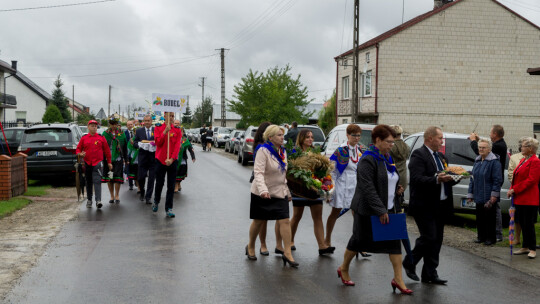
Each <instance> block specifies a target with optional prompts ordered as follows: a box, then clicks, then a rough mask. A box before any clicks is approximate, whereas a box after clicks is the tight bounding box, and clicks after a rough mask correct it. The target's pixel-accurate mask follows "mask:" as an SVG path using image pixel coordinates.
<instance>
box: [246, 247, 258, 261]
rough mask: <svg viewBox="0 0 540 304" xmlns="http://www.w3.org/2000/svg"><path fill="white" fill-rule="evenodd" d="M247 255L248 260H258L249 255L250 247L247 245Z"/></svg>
mask: <svg viewBox="0 0 540 304" xmlns="http://www.w3.org/2000/svg"><path fill="white" fill-rule="evenodd" d="M246 255H247V257H248V260H252V261H256V260H257V257H256V256H254V255H249V252H248V245H246Z"/></svg>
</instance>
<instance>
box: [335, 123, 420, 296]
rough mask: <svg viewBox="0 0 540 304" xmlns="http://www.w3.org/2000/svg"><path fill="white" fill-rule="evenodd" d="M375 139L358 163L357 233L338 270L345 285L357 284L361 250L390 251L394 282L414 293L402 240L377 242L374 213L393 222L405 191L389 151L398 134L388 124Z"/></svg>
mask: <svg viewBox="0 0 540 304" xmlns="http://www.w3.org/2000/svg"><path fill="white" fill-rule="evenodd" d="M371 138H372V140H373V143H374V144H373V145H372V146H370V148H369V150H368V151H366V152H364V155H362V158H361V160H360V162H359V164H358V174H357V184H356V191H355V193H354V197H353V200H352V203H351V209H352V210H353V211H354V224H353V225H354V226H353V235H352V236H351V238H350V239H349V244H348V245H347V249H346V250H345V255H344V260H343V264H341V266H340V267H339V268H338V270H337V273H338V276H339V277H340V278H341V281H342V282H343V284H345V285H347V286H354V282H352V281H351V278H350V276H349V264H350V263H351V260H352V258H353V257H354V256H355V255H356V253H357V252H361V251H368V252H373V253H387V254H389V256H390V261H391V262H392V266H393V268H394V278H393V279H392V282H391V285H392V288H393V289H394V291H395V290H396V288H398V289H399V290H400V291H401V293H402V294H408V295H410V294H412V293H413V292H412V290H410V289H407V287H406V286H405V283H404V282H403V277H402V271H401V242H400V241H399V240H392V241H378V242H375V241H373V231H372V228H371V216H373V215H374V216H377V217H378V218H379V221H380V222H381V224H386V223H388V222H389V217H388V214H389V213H396V208H395V207H396V199H397V197H398V196H399V195H401V193H403V187H401V186H399V173H398V171H397V169H396V165H395V164H394V162H393V161H392V157H391V156H390V155H389V154H388V153H389V152H390V149H391V148H392V146H393V145H394V142H395V138H396V133H395V131H394V129H392V128H391V127H390V126H387V125H378V126H376V127H375V128H374V129H373V131H372V133H371Z"/></svg>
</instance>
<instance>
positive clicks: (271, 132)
mask: <svg viewBox="0 0 540 304" xmlns="http://www.w3.org/2000/svg"><path fill="white" fill-rule="evenodd" d="M280 130H281V132H283V134H285V128H284V127H281V126H278V125H269V126H268V128H266V131H264V133H263V140H264V141H267V140H268V139H269V138H270V137H272V136H275V135H276V134H278V132H279V131H280Z"/></svg>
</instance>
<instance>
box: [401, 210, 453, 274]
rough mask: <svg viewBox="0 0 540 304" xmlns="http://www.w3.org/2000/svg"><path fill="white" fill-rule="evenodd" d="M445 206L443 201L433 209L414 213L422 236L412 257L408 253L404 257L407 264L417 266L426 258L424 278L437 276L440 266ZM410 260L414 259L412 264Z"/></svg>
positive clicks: (423, 271)
mask: <svg viewBox="0 0 540 304" xmlns="http://www.w3.org/2000/svg"><path fill="white" fill-rule="evenodd" d="M444 210H445V209H444V208H443V202H440V203H439V207H438V208H435V209H432V210H422V211H420V210H419V211H417V212H415V213H414V215H413V217H414V221H415V222H416V225H417V226H418V230H419V231H420V237H418V238H417V239H416V244H415V246H414V249H413V250H412V259H411V258H410V257H409V256H408V255H407V256H406V257H405V259H404V265H405V266H416V264H418V262H420V260H421V259H424V266H423V267H422V279H424V280H430V279H434V278H437V277H438V276H439V275H438V274H437V267H438V266H439V253H440V252H441V246H442V242H443V234H444V221H445V215H444ZM409 261H413V265H410V264H409V263H410V262H409Z"/></svg>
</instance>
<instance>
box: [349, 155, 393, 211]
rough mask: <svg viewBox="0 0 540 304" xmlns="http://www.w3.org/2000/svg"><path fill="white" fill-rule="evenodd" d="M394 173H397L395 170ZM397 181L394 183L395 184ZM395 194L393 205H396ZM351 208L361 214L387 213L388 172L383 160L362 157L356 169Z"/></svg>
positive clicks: (369, 156)
mask: <svg viewBox="0 0 540 304" xmlns="http://www.w3.org/2000/svg"><path fill="white" fill-rule="evenodd" d="M395 174H399V173H398V172H397V171H396V173H395ZM398 185H399V182H398V183H397V184H396V189H394V192H395V191H397V186H398ZM396 198H397V196H395V197H394V205H395V206H397V199H396ZM351 209H352V210H353V211H354V212H357V213H358V214H361V215H366V216H371V215H376V216H381V215H383V214H385V213H388V173H387V171H386V165H385V164H384V162H383V161H377V160H375V158H374V157H373V156H371V155H367V156H365V157H362V158H361V159H360V161H359V162H358V168H357V170H356V189H355V191H354V196H353V199H352V202H351Z"/></svg>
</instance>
